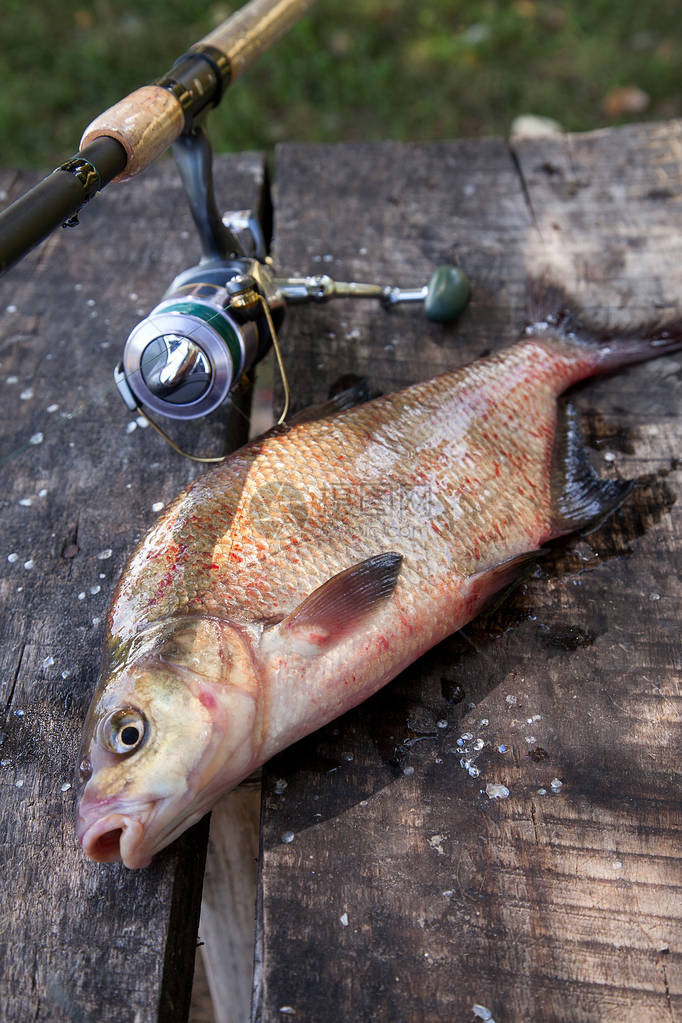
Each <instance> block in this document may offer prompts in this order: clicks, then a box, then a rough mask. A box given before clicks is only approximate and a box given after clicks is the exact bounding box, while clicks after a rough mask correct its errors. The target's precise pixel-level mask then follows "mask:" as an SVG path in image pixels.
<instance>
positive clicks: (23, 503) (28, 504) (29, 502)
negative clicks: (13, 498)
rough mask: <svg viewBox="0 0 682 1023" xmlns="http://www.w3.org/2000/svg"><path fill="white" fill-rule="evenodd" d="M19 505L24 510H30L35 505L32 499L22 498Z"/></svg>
mask: <svg viewBox="0 0 682 1023" xmlns="http://www.w3.org/2000/svg"><path fill="white" fill-rule="evenodd" d="M18 503H19V504H20V505H21V507H22V508H30V507H31V505H32V504H33V501H32V500H31V498H30V497H22V498H21V499H20V500H19V502H18Z"/></svg>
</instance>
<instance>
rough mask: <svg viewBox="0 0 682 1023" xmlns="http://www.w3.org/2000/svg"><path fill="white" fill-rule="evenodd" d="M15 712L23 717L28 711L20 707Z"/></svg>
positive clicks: (19, 716)
mask: <svg viewBox="0 0 682 1023" xmlns="http://www.w3.org/2000/svg"><path fill="white" fill-rule="evenodd" d="M14 713H15V715H16V716H17V717H18V718H23V716H24V714H25V713H26V711H24V710H21V709H19V710H15V711H14Z"/></svg>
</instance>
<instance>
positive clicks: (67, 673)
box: [61, 671, 71, 680]
mask: <svg viewBox="0 0 682 1023" xmlns="http://www.w3.org/2000/svg"><path fill="white" fill-rule="evenodd" d="M70 674H71V672H70V671H63V672H62V674H61V677H62V678H63V679H65V680H66V679H67V678H68V677H69V675H70Z"/></svg>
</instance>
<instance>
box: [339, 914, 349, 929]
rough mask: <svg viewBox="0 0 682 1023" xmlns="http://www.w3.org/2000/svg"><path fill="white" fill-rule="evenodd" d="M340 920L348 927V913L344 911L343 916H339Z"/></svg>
mask: <svg viewBox="0 0 682 1023" xmlns="http://www.w3.org/2000/svg"><path fill="white" fill-rule="evenodd" d="M339 920H340V921H341V923H342V924H343V926H344V927H348V913H342V914H341V916H340V917H339Z"/></svg>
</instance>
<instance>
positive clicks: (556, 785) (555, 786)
mask: <svg viewBox="0 0 682 1023" xmlns="http://www.w3.org/2000/svg"><path fill="white" fill-rule="evenodd" d="M563 784H564V783H563V782H562V781H561V779H560V778H552V780H551V782H550V783H549V787H550V788H551V789H552V790H553V791H554V792H558V791H559V789H560V788H562V787H563Z"/></svg>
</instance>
